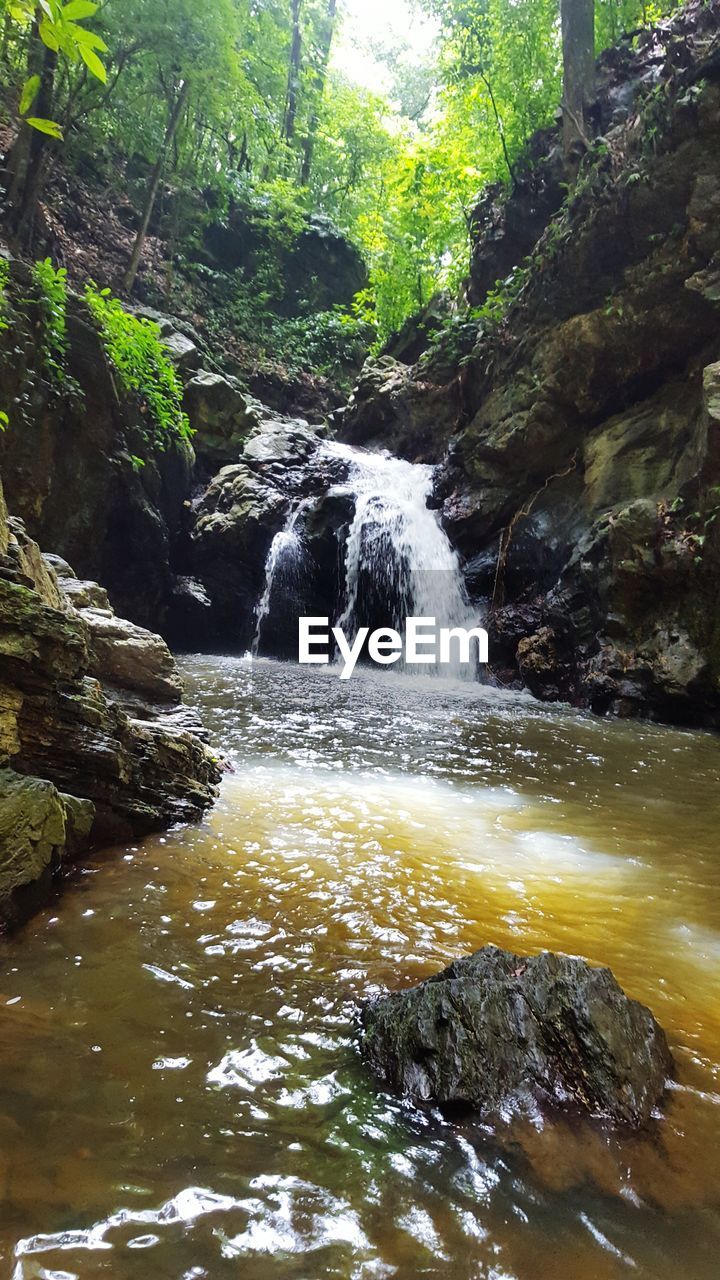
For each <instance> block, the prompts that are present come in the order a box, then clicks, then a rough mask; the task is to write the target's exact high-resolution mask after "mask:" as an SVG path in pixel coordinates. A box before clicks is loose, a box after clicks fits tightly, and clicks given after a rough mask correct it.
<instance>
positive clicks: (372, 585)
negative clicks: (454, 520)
mask: <svg viewBox="0 0 720 1280" xmlns="http://www.w3.org/2000/svg"><path fill="white" fill-rule="evenodd" d="M317 458H318V461H319V462H320V464H321V466H322V464H324V465H325V466H329V467H332V468H333V469H335V470H337V468H338V465H340V467H341V469H342V470H343V471H344V478H343V479H342V480H341V481H340V482H337V483H335V484H334V485H332V486H331V487H330V488H329V489H326V491H325V494H324V497H326V498H330V499H338V500H342V499H343V498H345V499H348V500H349V501H348V508H349V513H350V512H351V513H352V514H351V515H350V524H349V529H348V527H347V523H345V525H344V528H343V537H345V533H346V537H345V541H344V548H342V547H339V548H338V550H339V552H340V554H341V555H342V556H343V560H344V572H343V574H342V575H341V590H340V598H339V604H338V607H337V610H336V617H335V619H334V621H335V625H337V626H339V627H342V629H343V631H345V633H346V634H348V635H351V636H352V635H354V634H356V633H357V631H358V630H359V629H360V627H363V626H368V627H370V628H371V629H372V628H375V627H392V628H394V629H395V630H397V631H398V632H400V633H401V634H402V633H403V632H404V631H405V621H406V618H408V617H432V618H435V619H436V623H437V626H438V627H450V628H452V627H473V626H476V625H477V621H478V620H477V615H476V614H475V613H474V612H473V610H472V609H471V607H470V605H469V603H468V599H467V595H466V593H465V587H464V582H463V576H462V571H461V568H460V561H459V558H458V556H457V553H456V552H455V551H454V550H453V548H452V546H451V545H450V542H449V541H448V538H447V536H446V534H445V532H444V531H443V529H442V526H441V524H440V521H439V518H438V516H437V513H436V512H435V511H432V510H431V509H430V508H429V507H428V499H429V496H430V492H431V489H432V481H433V467H431V466H425V465H421V464H418V463H411V462H405V461H403V460H402V459H400V458H393V457H391V456H390V455H388V454H381V453H369V452H365V451H363V450H359V449H354V448H352V447H351V446H349V445H343V444H336V443H329V444H325V445H323V446H321V448H320V449H319V450H318V454H317ZM312 503H313V499H308V498H304V499H303V500H302V502H301V503H300V504H299V505H298V506H297V507H296V508H295V510H294V512H293V513H292V515H291V517H290V519H289V521H288V523H287V524H286V526H285V529H284V530H283V531H282V532H281V533H278V534H276V536H275V538H274V539H273V542H272V545H271V547H270V551H269V553H268V558H267V563H266V569H265V588H264V591H263V595H262V597H261V599H260V603H259V605H258V609H257V623H256V629H255V641H254V645H253V653H254V654H257V653H259V652H260V648H261V641H262V640H263V626H264V624H265V623H266V621H267V619H268V615H269V614H270V612H271V610H273V611H275V610H277V608H278V603H279V599H278V597H281V598H282V599H283V600H284V599H285V598H289V597H290V596H292V595H294V596H295V598H296V599H297V596H298V594H301V595H302V589H301V588H302V586H303V582H304V580H305V583H304V585H305V586H307V587H309V590H308V591H306V592H305V596H306V608H304V610H303V611H304V612H307V613H310V614H313V613H317V612H318V608H319V607H315V606H314V605H313V603H312V601H313V600H314V599H315V593H314V592H313V589H312V582H311V578H312V573H313V566H312V557H311V556H310V555H309V552H308V547H307V543H306V539H305V537H304V534H303V528H304V523H305V518H306V517H307V516H308V513H309V511H310V509H311V507H312ZM346 531H347V532H346ZM326 611H327V610H326V607H324V608H322V609H321V612H323V613H324V612H326ZM425 670H427V668H426V669H425ZM445 671H446V673H447V674H449V675H453V676H461V675H464V676H465V677H466V678H467V676H468V675H470V676H471V677H472V674H473V673H472V668H468V667H462V666H461V664H460V661H459V655H458V660H457V662H455V663H451V664H450V665H449V666H446V667H445Z"/></svg>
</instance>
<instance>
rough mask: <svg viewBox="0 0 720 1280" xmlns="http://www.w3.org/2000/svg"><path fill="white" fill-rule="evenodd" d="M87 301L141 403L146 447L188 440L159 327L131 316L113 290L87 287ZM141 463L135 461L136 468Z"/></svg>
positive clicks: (121, 376) (122, 377)
mask: <svg viewBox="0 0 720 1280" xmlns="http://www.w3.org/2000/svg"><path fill="white" fill-rule="evenodd" d="M85 302H86V303H87V307H88V310H89V311H90V314H91V316H92V318H93V320H94V321H95V324H96V325H97V327H98V329H99V330H100V334H101V336H102V340H103V345H104V347H105V351H106V353H107V356H108V358H109V360H110V362H111V364H112V366H113V368H114V369H115V371H116V373H117V375H118V381H119V384H120V387H121V389H122V390H123V391H124V392H125V393H126V394H128V395H136V396H137V397H138V398H139V400H140V403H141V412H142V413H143V423H144V426H143V430H142V436H143V441H144V443H145V444H146V445H151V446H156V447H159V448H161V449H164V448H167V446H168V444H169V442H170V440H172V439H173V438H175V439H177V438H182V439H189V438H190V436H191V435H192V431H191V429H190V424H189V422H188V419H187V416H186V414H185V413H183V410H182V383H181V381H180V378H179V377H178V375H177V372H176V370H175V368H174V366H173V364H172V362H171V360H170V357H169V356H168V354H167V351H166V350H165V348H164V347H163V344H162V341H161V338H160V330H159V328H158V326H157V325H156V324H153V322H152V321H151V320H145V319H141V318H140V317H139V316H135V315H132V313H131V312H129V311H126V310H125V308H124V307H123V305H122V303H121V302H120V301H119V299H118V298H113V297H112V296H111V294H110V290H109V289H100V290H98V289H97V288H96V286H95V285H94V284H93V283H92V282H91V283H90V284H88V285H87V286H86V289H85ZM133 456H134V455H133ZM141 461H142V460H141V459H138V458H135V462H134V463H133V465H135V464H136V463H138V462H141Z"/></svg>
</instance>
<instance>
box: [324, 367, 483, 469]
mask: <svg viewBox="0 0 720 1280" xmlns="http://www.w3.org/2000/svg"><path fill="white" fill-rule="evenodd" d="M457 415H458V404H457V399H456V397H453V395H452V391H451V390H448V388H447V387H437V386H435V385H433V383H432V382H430V381H427V382H424V381H423V380H422V378H421V377H420V376H419V375H418V373H417V370H416V371H415V374H414V375H413V373H412V372H411V370H410V369H409V367H408V366H407V365H406V364H404V363H403V362H402V361H400V360H395V359H393V358H392V356H382V357H381V358H380V359H379V360H369V361H368V362H367V364H366V365H365V367H364V369H363V371H362V373H361V375H360V378H359V380H358V383H357V386H356V387H355V389H354V391H353V394H352V396H351V397H350V401H349V403H348V405H347V406H346V407H345V408H344V409H342V410H340V411H339V412H338V413H337V414H335V416H334V421H335V423H336V426H337V428H338V430H339V432H340V434H341V435H342V438H343V439H344V440H346V441H347V442H348V444H353V445H359V446H361V447H362V448H370V449H372V448H377V449H389V450H390V451H391V453H396V454H398V455H399V456H400V457H402V458H407V460H408V461H409V462H437V461H438V459H439V457H440V456H441V454H442V450H443V446H444V445H446V444H447V443H448V440H449V439H450V436H451V433H452V431H453V428H454V427H455V425H456V423H457Z"/></svg>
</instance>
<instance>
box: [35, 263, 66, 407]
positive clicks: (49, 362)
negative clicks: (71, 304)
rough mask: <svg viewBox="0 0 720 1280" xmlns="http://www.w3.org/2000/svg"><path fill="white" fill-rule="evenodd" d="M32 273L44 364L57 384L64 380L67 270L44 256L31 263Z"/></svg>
mask: <svg viewBox="0 0 720 1280" xmlns="http://www.w3.org/2000/svg"><path fill="white" fill-rule="evenodd" d="M32 275H33V283H34V285H35V288H36V290H37V294H38V304H39V307H40V324H41V351H42V359H43V364H44V366H45V369H46V370H47V372H48V373H49V375H50V377H51V379H52V380H53V381H54V382H55V383H57V385H58V386H60V385H62V383H63V382H64V381H65V354H66V351H67V271H66V269H65V267H54V266H53V262H52V258H43V259H42V260H41V261H39V262H36V263H35V265H34V266H33V269H32Z"/></svg>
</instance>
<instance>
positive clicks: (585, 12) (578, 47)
mask: <svg viewBox="0 0 720 1280" xmlns="http://www.w3.org/2000/svg"><path fill="white" fill-rule="evenodd" d="M560 17H561V27H562V46H563V100H562V113H563V148H564V151H565V157H566V159H567V161H568V163H569V165H570V167H571V168H572V167H574V166H576V165H577V163H579V160H580V158H581V157H582V154H583V152H584V151H585V149H586V148H587V146H588V134H589V132H590V124H589V107H590V106H591V104H592V100H593V97H594V87H595V0H560Z"/></svg>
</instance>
